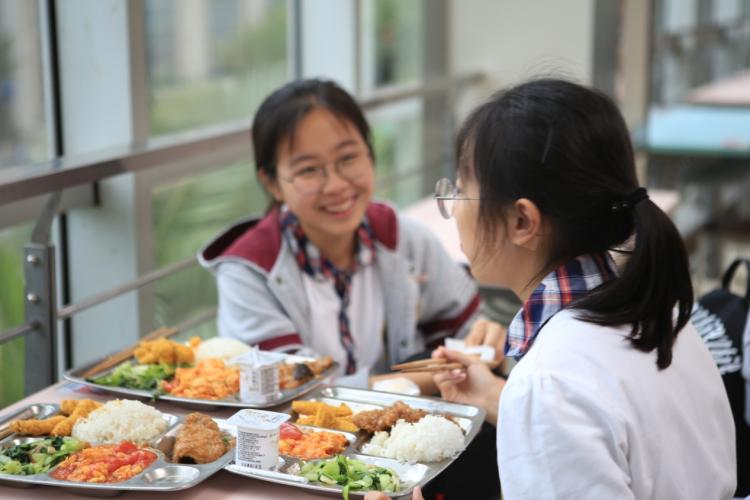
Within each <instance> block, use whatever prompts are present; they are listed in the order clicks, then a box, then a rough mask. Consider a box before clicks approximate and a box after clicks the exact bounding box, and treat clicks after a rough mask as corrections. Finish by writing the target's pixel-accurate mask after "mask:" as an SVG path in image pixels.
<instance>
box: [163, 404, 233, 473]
mask: <svg viewBox="0 0 750 500" xmlns="http://www.w3.org/2000/svg"><path fill="white" fill-rule="evenodd" d="M226 451H227V445H226V444H225V443H224V437H223V436H222V435H221V431H220V430H219V426H218V425H216V422H214V421H213V419H212V418H211V417H209V416H208V415H203V414H202V413H191V414H190V415H188V416H187V417H186V418H185V423H184V424H182V428H181V429H180V431H179V432H178V433H177V439H175V443H174V451H173V452H172V460H173V461H174V462H175V463H178V464H207V463H209V462H213V461H214V460H216V459H217V458H219V457H221V456H222V455H223V454H224V453H226Z"/></svg>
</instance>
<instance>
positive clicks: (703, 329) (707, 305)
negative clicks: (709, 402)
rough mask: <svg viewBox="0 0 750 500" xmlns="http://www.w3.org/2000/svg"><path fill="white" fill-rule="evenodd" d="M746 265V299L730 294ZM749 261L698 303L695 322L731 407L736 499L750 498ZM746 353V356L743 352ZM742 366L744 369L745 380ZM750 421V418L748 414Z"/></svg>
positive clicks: (739, 262)
mask: <svg viewBox="0 0 750 500" xmlns="http://www.w3.org/2000/svg"><path fill="white" fill-rule="evenodd" d="M740 265H743V266H744V267H745V270H746V271H747V276H748V284H747V290H746V291H745V296H744V297H740V296H738V295H735V294H733V293H732V292H730V291H729V285H730V284H731V282H732V278H734V273H735V271H736V270H737V268H738V267H739V266H740ZM748 310H750V260H747V259H737V260H735V261H734V262H732V264H731V265H730V266H729V268H728V269H727V271H726V272H725V273H724V277H723V278H722V282H721V288H719V289H718V290H714V291H712V292H709V293H707V294H706V295H704V296H703V297H701V298H699V299H698V302H697V304H696V305H695V308H694V310H693V316H692V321H693V325H695V328H696V329H697V330H698V333H700V335H701V337H702V338H703V341H704V342H705V343H706V345H707V346H708V349H709V351H711V355H712V356H713V358H714V361H715V362H716V366H718V368H719V372H720V373H721V378H722V379H723V381H724V387H725V388H726V390H727V395H728V396H729V403H730V405H731V406H732V415H733V416H734V425H735V429H736V433H737V491H736V493H735V496H739V497H744V496H746V495H750V425H748V422H747V420H746V417H745V413H746V402H747V405H748V410H750V394H748V393H747V391H748V380H749V379H750V373H748V368H750V346H748V342H750V334H749V333H746V332H745V330H746V329H750V323H748ZM743 351H744V352H743ZM743 363H744V365H745V369H744V376H743ZM748 420H750V414H748Z"/></svg>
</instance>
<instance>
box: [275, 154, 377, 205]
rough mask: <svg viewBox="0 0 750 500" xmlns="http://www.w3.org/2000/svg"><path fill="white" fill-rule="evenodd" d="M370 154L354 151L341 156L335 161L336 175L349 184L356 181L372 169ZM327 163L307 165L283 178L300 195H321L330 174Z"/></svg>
mask: <svg viewBox="0 0 750 500" xmlns="http://www.w3.org/2000/svg"><path fill="white" fill-rule="evenodd" d="M370 160H371V157H370V154H369V153H367V152H365V151H353V152H349V153H346V154H343V155H341V156H340V157H339V158H336V159H335V160H333V162H332V163H333V168H334V169H335V170H336V174H337V175H338V176H339V177H342V178H343V179H346V180H347V181H349V182H353V181H356V180H357V179H359V178H360V177H362V176H363V175H364V174H365V173H367V170H368V169H370V168H372V162H371V161H370ZM326 165H327V163H323V164H318V165H314V164H305V165H304V166H302V167H300V168H299V169H297V170H296V171H295V172H294V173H293V174H292V175H291V176H289V177H281V179H283V180H284V181H286V182H288V183H290V184H291V185H292V186H294V188H295V189H296V190H297V192H298V193H300V194H301V195H304V196H309V195H313V194H317V193H319V192H320V191H321V190H322V189H323V186H325V183H326V181H328V178H329V177H330V175H331V174H330V173H329V172H328V170H327V169H326Z"/></svg>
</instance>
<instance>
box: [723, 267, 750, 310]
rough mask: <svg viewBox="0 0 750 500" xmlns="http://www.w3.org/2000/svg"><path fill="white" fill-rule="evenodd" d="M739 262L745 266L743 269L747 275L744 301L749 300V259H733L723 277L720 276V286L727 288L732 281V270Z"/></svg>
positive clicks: (734, 269)
mask: <svg viewBox="0 0 750 500" xmlns="http://www.w3.org/2000/svg"><path fill="white" fill-rule="evenodd" d="M740 264H743V265H744V266H745V271H746V272H747V276H748V280H747V289H746V290H745V302H750V260H748V259H735V260H734V262H732V264H731V265H730V266H729V267H728V268H727V270H726V272H725V273H724V277H722V278H721V287H722V288H724V289H725V290H729V285H730V284H731V283H732V279H733V278H734V272H735V271H736V270H737V268H738V267H739V266H740Z"/></svg>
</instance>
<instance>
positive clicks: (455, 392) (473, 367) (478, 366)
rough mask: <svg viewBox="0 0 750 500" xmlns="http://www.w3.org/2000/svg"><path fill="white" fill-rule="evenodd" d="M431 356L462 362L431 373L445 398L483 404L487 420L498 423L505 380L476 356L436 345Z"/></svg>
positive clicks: (480, 405) (457, 401) (459, 401)
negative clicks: (453, 368)
mask: <svg viewBox="0 0 750 500" xmlns="http://www.w3.org/2000/svg"><path fill="white" fill-rule="evenodd" d="M432 357H433V358H444V359H446V360H447V361H450V362H453V363H461V364H462V365H463V366H464V368H459V369H456V370H450V371H444V372H438V373H436V374H435V376H434V377H433V378H434V380H435V384H436V385H437V386H438V389H440V395H441V397H442V398H443V399H445V400H446V401H454V402H456V403H463V404H469V405H474V406H479V407H480V408H484V410H485V411H486V412H487V421H488V422H489V423H491V424H493V425H497V406H498V403H499V401H500V393H501V392H502V390H503V387H504V386H505V380H503V379H501V378H499V377H496V376H495V375H493V374H492V372H491V371H490V369H489V367H487V365H485V364H484V363H483V362H482V361H480V360H479V358H475V357H472V356H467V355H465V354H462V353H460V352H456V351H449V350H448V349H445V348H444V347H438V348H437V349H436V350H435V351H434V352H433V353H432Z"/></svg>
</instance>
